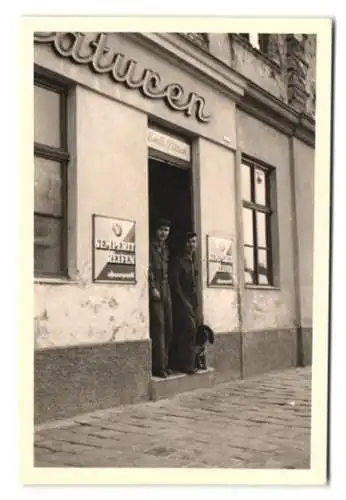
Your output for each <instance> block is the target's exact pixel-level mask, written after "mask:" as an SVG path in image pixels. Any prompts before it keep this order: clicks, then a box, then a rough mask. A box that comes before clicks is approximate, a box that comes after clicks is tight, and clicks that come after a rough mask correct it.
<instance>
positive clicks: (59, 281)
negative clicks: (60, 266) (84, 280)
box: [34, 276, 78, 285]
mask: <svg viewBox="0 0 346 500" xmlns="http://www.w3.org/2000/svg"><path fill="white" fill-rule="evenodd" d="M77 283H78V281H77V280H75V279H69V278H48V277H47V278H46V277H44V276H42V277H35V278H34V284H35V285H75V284H77Z"/></svg>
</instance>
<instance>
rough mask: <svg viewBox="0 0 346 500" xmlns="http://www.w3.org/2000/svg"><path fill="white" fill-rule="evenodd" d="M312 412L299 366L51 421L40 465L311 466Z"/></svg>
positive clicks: (40, 434) (38, 453)
mask: <svg viewBox="0 0 346 500" xmlns="http://www.w3.org/2000/svg"><path fill="white" fill-rule="evenodd" d="M310 417H311V368H310V367H308V368H292V369H288V370H285V371H282V372H270V373H267V374H265V375H261V376H257V377H251V378H248V379H246V380H243V381H232V382H229V383H226V384H222V385H218V386H215V387H213V388H212V389H201V390H198V391H195V392H193V393H185V394H181V395H179V396H176V397H174V398H172V399H170V400H161V401H157V402H155V403H153V402H148V403H141V404H137V405H130V406H126V407H121V408H113V409H109V410H102V411H98V412H95V413H92V414H88V415H82V416H80V417H75V418H73V419H70V420H67V421H61V422H59V423H58V426H57V423H54V424H46V425H43V426H41V427H40V428H38V430H37V432H36V433H35V466H36V467H61V466H66V467H197V468H198V467H208V468H209V467H210V468H211V467H218V468H222V467H226V468H289V469H301V468H309V455H310Z"/></svg>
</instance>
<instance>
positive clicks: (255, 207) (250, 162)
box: [240, 154, 277, 289]
mask: <svg viewBox="0 0 346 500" xmlns="http://www.w3.org/2000/svg"><path fill="white" fill-rule="evenodd" d="M243 166H246V167H248V168H249V170H250V193H251V200H250V201H249V200H245V199H244V198H243V186H242V189H241V193H242V198H241V200H242V230H243V231H244V216H243V214H244V208H246V209H249V210H251V215H252V241H253V244H252V245H250V244H248V243H244V241H243V252H244V259H245V248H251V249H252V255H253V263H254V279H253V281H252V282H251V283H249V282H246V279H245V265H244V267H243V273H244V286H245V287H248V288H266V289H267V288H275V287H276V286H277V284H276V283H275V281H276V273H275V269H274V254H275V250H274V246H273V245H274V235H273V233H274V220H273V217H274V216H275V210H274V203H273V186H274V185H275V179H274V176H275V168H274V167H272V166H269V165H266V164H264V163H263V162H260V161H258V160H256V159H254V158H251V157H249V156H246V155H244V154H242V155H241V162H240V168H243ZM256 170H260V171H262V172H263V173H264V176H265V198H266V200H265V205H262V204H260V203H257V202H256V198H255V171H256ZM241 178H242V176H241ZM242 182H243V179H242ZM258 213H261V214H264V215H265V216H266V219H265V220H266V223H265V236H266V246H263V245H260V244H259V243H258V230H257V229H258V217H257V214H258ZM260 250H263V251H265V252H266V254H267V277H268V283H260V282H259V272H258V268H259V259H258V252H259V251H260ZM244 264H245V260H244Z"/></svg>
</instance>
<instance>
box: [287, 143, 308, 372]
mask: <svg viewBox="0 0 346 500" xmlns="http://www.w3.org/2000/svg"><path fill="white" fill-rule="evenodd" d="M289 162H290V181H291V214H292V236H293V237H292V247H293V248H292V249H293V281H294V304H295V305H294V308H295V324H296V329H297V366H304V349H303V329H302V307H301V288H300V272H299V269H300V268H299V263H300V262H299V245H298V238H299V234H298V213H297V196H296V182H295V181H296V175H295V158H294V136H290V138H289Z"/></svg>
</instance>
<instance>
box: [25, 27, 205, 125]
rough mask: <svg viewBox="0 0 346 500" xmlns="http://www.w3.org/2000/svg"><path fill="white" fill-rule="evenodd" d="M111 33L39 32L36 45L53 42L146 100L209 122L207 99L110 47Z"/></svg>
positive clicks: (67, 54) (64, 52) (57, 49)
mask: <svg viewBox="0 0 346 500" xmlns="http://www.w3.org/2000/svg"><path fill="white" fill-rule="evenodd" d="M107 38H108V35H107V33H96V34H95V33H79V32H55V31H52V32H36V33H35V35H34V42H35V43H50V44H52V47H53V49H54V50H55V52H56V53H57V54H58V55H59V56H60V57H67V58H69V59H70V60H72V61H73V62H74V63H76V64H87V65H89V67H90V68H91V70H92V71H94V72H95V73H98V74H108V75H109V76H110V77H111V78H112V80H113V81H114V83H120V84H123V85H125V86H126V87H127V88H129V89H137V90H139V91H140V92H141V93H142V94H143V95H144V96H145V97H148V98H150V99H158V100H163V101H164V102H165V103H166V105H167V106H168V107H169V108H171V109H173V110H174V111H181V112H183V113H184V114H185V116H188V117H190V116H194V117H195V118H196V119H197V120H198V121H199V122H202V123H205V122H209V121H210V119H211V115H210V114H209V113H206V111H205V100H204V98H203V97H202V96H200V95H199V94H197V93H196V92H190V93H187V92H186V91H185V89H184V88H183V87H182V85H181V84H180V83H177V82H174V83H168V84H167V82H164V81H163V78H162V77H161V75H160V74H159V73H158V72H157V71H154V70H152V69H149V68H143V67H141V64H140V63H139V62H138V61H135V60H134V59H130V58H128V57H126V56H125V55H124V54H121V53H120V52H117V51H114V50H111V49H110V48H109V47H108V46H107Z"/></svg>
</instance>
